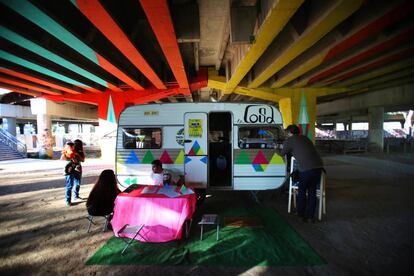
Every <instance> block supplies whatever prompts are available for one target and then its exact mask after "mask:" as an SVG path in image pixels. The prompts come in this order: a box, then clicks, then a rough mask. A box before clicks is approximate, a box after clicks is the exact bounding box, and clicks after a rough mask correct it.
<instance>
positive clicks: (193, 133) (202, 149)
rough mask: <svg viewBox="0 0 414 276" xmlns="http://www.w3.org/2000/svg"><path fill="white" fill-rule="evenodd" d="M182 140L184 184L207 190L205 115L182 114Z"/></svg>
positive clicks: (195, 113) (200, 113) (194, 113)
mask: <svg viewBox="0 0 414 276" xmlns="http://www.w3.org/2000/svg"><path fill="white" fill-rule="evenodd" d="M184 139H185V140H184V142H185V143H184V156H185V158H184V174H185V176H184V177H185V183H186V184H187V185H189V186H192V187H197V188H207V171H208V168H207V164H208V159H207V153H208V148H207V144H208V143H207V113H202V112H189V113H185V114H184Z"/></svg>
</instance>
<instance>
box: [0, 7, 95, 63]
mask: <svg viewBox="0 0 414 276" xmlns="http://www.w3.org/2000/svg"><path fill="white" fill-rule="evenodd" d="M0 1H1V3H2V4H4V5H6V6H8V7H9V8H11V9H13V10H14V11H16V12H17V13H19V14H21V15H22V16H24V17H25V18H26V19H27V20H30V21H32V22H33V23H34V24H36V25H38V26H39V27H40V28H42V29H44V30H45V31H47V32H48V33H50V34H51V35H53V36H54V37H56V38H57V39H59V40H60V41H62V42H63V43H65V44H66V45H68V46H69V47H71V48H72V49H74V50H75V51H77V52H79V53H80V54H81V55H83V56H84V57H86V58H87V59H89V60H91V61H92V62H94V63H96V64H98V65H99V63H98V59H97V57H96V54H95V52H94V51H93V50H92V49H91V48H89V47H88V45H86V44H85V43H83V42H82V41H80V40H79V39H78V38H76V37H75V36H74V35H73V34H71V33H70V32H69V31H67V30H66V29H65V28H63V27H62V26H61V25H59V24H58V23H57V22H56V21H54V20H53V19H52V18H50V17H49V16H47V15H46V14H45V13H44V12H42V11H41V10H39V9H38V8H37V7H36V6H34V5H33V4H32V3H30V2H29V1H27V0H13V1H8V0H0Z"/></svg>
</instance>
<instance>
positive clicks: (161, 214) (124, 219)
mask: <svg viewBox="0 0 414 276" xmlns="http://www.w3.org/2000/svg"><path fill="white" fill-rule="evenodd" d="M154 188H156V187H154ZM142 189H143V188H141V189H138V190H134V191H132V192H130V193H129V194H125V193H121V194H119V195H118V196H117V198H116V200H115V208H114V217H113V218H112V221H111V223H112V228H113V230H114V233H115V235H117V233H118V231H119V230H120V229H121V228H122V227H123V226H124V225H125V224H129V225H132V226H134V225H138V224H144V228H143V229H142V230H141V232H140V234H141V235H142V237H140V236H137V238H136V239H138V240H140V241H143V242H167V241H171V240H175V239H180V238H181V234H182V230H183V224H184V222H185V220H187V219H191V217H192V216H193V213H194V211H195V203H196V197H195V194H191V195H181V196H179V197H174V198H170V197H167V196H165V195H162V194H161V195H160V194H141V192H142ZM126 236H128V237H133V235H126Z"/></svg>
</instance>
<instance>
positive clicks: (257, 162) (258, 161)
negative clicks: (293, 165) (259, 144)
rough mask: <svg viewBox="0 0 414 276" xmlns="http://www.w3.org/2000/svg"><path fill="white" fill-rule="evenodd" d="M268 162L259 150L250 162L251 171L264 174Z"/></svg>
mask: <svg viewBox="0 0 414 276" xmlns="http://www.w3.org/2000/svg"><path fill="white" fill-rule="evenodd" d="M268 164H269V161H267V159H266V157H265V156H264V154H263V152H262V151H261V150H259V152H258V153H257V155H256V157H255V158H254V160H253V162H252V166H253V169H254V170H255V171H256V172H264V171H265V170H266V168H267V165H268Z"/></svg>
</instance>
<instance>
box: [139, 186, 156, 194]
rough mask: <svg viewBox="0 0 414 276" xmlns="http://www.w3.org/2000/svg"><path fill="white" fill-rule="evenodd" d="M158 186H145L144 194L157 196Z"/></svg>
mask: <svg viewBox="0 0 414 276" xmlns="http://www.w3.org/2000/svg"><path fill="white" fill-rule="evenodd" d="M157 188H158V187H157V186H145V188H144V189H142V192H141V193H142V194H155V192H156V191H157Z"/></svg>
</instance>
